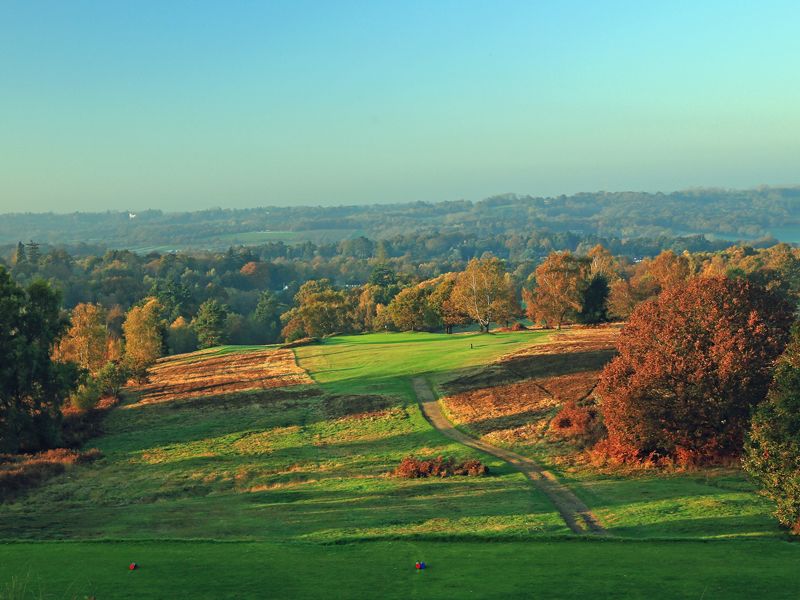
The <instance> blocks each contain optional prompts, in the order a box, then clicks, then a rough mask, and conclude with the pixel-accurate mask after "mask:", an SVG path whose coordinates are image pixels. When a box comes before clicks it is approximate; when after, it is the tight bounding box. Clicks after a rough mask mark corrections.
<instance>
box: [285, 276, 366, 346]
mask: <svg viewBox="0 0 800 600" xmlns="http://www.w3.org/2000/svg"><path fill="white" fill-rule="evenodd" d="M295 302H296V303H297V305H296V306H295V307H293V308H292V309H291V310H289V311H288V312H286V313H284V314H283V315H281V320H282V321H283V322H284V323H285V326H284V328H283V330H282V331H281V335H282V336H284V337H285V338H286V339H287V340H292V339H298V338H301V337H306V336H311V337H322V336H325V335H330V334H332V333H349V332H351V331H353V330H354V329H355V327H354V324H353V318H354V315H355V307H356V304H357V297H356V296H355V295H354V294H351V293H348V292H347V291H345V290H337V289H335V288H334V287H333V285H332V284H331V282H330V280H327V279H320V280H312V281H308V282H306V283H304V284H303V285H302V286H300V290H299V291H298V292H297V294H296V295H295Z"/></svg>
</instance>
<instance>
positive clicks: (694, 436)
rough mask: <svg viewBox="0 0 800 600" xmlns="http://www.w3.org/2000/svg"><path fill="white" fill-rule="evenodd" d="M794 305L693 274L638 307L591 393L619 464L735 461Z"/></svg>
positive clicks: (744, 284) (734, 283)
mask: <svg viewBox="0 0 800 600" xmlns="http://www.w3.org/2000/svg"><path fill="white" fill-rule="evenodd" d="M791 318H792V311H791V307H790V306H789V305H788V304H787V303H786V302H785V301H784V300H783V299H781V298H780V297H779V296H777V295H776V294H774V293H772V292H768V291H766V290H764V289H763V288H761V287H759V286H756V285H754V284H752V283H749V282H746V281H743V280H730V279H727V278H724V277H715V278H694V279H691V280H690V281H688V282H684V283H681V284H677V285H675V286H673V287H671V288H669V289H667V290H665V291H664V292H662V293H661V294H660V295H659V296H658V297H657V298H656V299H654V300H649V301H647V302H644V303H643V304H640V305H639V306H638V307H637V308H636V309H635V310H634V311H633V314H632V315H631V317H630V320H629V321H628V324H627V325H626V327H625V329H624V330H623V332H622V334H621V337H620V340H619V343H618V346H617V349H618V351H619V355H618V356H617V357H616V358H615V359H614V360H613V361H612V362H611V363H609V364H608V365H607V366H606V368H605V369H604V371H603V374H602V376H601V378H600V383H599V385H598V388H597V395H598V397H599V398H600V400H601V406H602V411H603V417H604V421H605V425H606V427H607V429H608V439H607V440H606V442H605V444H606V448H607V450H608V451H609V454H611V455H612V456H615V457H617V458H619V459H623V460H633V459H645V458H648V457H667V458H670V459H676V460H678V461H679V462H692V461H708V460H713V459H715V458H717V457H719V456H725V455H735V454H737V453H738V452H739V451H740V450H741V448H742V438H743V434H744V431H745V429H746V427H747V423H748V420H749V416H750V411H751V409H752V407H753V406H755V405H756V404H758V403H759V402H760V401H761V400H763V399H764V396H765V395H766V392H767V388H768V386H769V383H770V380H771V373H772V371H771V369H772V364H773V361H774V360H775V358H776V357H777V356H778V355H779V354H780V352H781V351H782V350H783V347H784V345H785V343H786V338H787V333H788V328H789V325H790V324H791Z"/></svg>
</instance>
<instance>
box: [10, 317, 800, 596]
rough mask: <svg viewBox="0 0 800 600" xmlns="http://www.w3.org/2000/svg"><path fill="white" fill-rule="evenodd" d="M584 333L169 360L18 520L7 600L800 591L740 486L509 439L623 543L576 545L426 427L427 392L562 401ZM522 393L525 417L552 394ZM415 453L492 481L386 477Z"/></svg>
mask: <svg viewBox="0 0 800 600" xmlns="http://www.w3.org/2000/svg"><path fill="white" fill-rule="evenodd" d="M570 335H571V334H569V333H565V334H563V335H562V336H561V337H560V338H552V337H551V335H550V334H547V333H543V332H519V333H498V334H493V335H479V334H460V335H451V336H446V335H442V334H425V333H409V334H371V335H363V336H343V337H337V338H331V339H328V340H326V341H325V343H323V344H321V345H316V346H304V347H300V348H297V349H295V350H294V352H295V353H296V355H297V357H298V364H297V365H295V364H294V361H293V360H291V352H290V351H286V350H280V349H278V348H276V347H259V346H256V347H236V346H225V347H220V348H215V349H211V350H206V351H202V352H198V353H193V354H189V355H182V356H177V357H172V358H170V359H166V360H164V361H162V362H160V363H159V365H158V366H157V367H156V368H155V369H154V371H153V377H152V380H151V382H150V383H149V384H148V385H146V386H143V387H141V388H139V389H137V390H135V391H134V392H132V393H131V394H130V395H129V397H128V399H127V401H126V402H125V403H124V404H123V405H122V406H121V407H120V408H119V409H117V410H115V411H114V412H112V413H111V415H110V416H109V418H108V420H107V421H106V425H105V427H106V433H105V434H104V435H103V436H101V437H99V438H97V439H95V440H92V442H91V443H90V446H95V447H98V448H99V449H101V450H102V452H103V453H104V455H105V458H104V459H101V460H100V461H98V462H96V463H94V464H91V465H86V466H81V467H77V468H75V469H73V470H72V471H70V472H69V473H68V474H66V475H63V476H59V477H57V478H55V479H53V480H51V481H49V482H48V483H46V484H45V485H43V486H42V487H40V488H38V489H35V490H33V491H32V492H31V493H29V494H28V495H27V496H25V497H22V498H18V499H17V500H15V501H13V502H7V503H5V504H2V505H0V537H1V538H2V539H3V540H7V541H8V540H16V541H15V542H11V543H6V544H0V598H15V599H16V598H73V597H76V598H84V597H85V596H88V595H96V597H97V598H151V597H153V598H162V597H189V596H190V597H193V598H215V599H216V598H261V597H277V598H283V597H292V598H295V597H296V598H353V597H359V598H360V597H381V598H414V597H419V598H454V597H457V598H516V597H522V598H528V597H547V598H587V597H599V598H617V597H620V596H628V597H641V598H651V597H674V598H685V597H697V598H701V597H703V598H753V597H770V598H792V597H797V596H798V592H800V571H798V569H797V568H796V564H797V560H798V559H800V546H798V545H797V544H789V543H786V542H784V541H783V540H782V537H781V534H780V532H779V531H778V529H777V527H776V526H775V524H774V522H773V520H772V519H771V517H770V516H769V506H767V505H766V504H765V503H764V502H762V501H761V500H760V499H759V498H758V497H757V496H756V495H755V494H753V492H752V489H751V488H750V487H749V485H748V484H747V483H746V482H745V481H744V480H743V478H742V477H741V476H740V475H739V474H738V473H736V472H730V471H726V472H698V473H692V474H674V475H667V476H665V475H659V474H657V473H646V474H638V475H635V476H632V477H623V476H621V475H614V476H612V475H603V474H602V473H598V472H596V471H592V470H591V469H589V468H588V467H585V466H578V467H572V466H570V465H568V464H563V463H562V462H560V461H561V460H562V459H563V457H564V456H565V454H564V452H563V448H560V447H559V446H558V445H557V444H555V445H554V444H550V443H549V442H547V440H546V439H544V438H536V437H535V436H534V437H529V438H522V437H521V438H520V440H521V442H520V443H512V442H507V443H508V444H509V445H510V446H512V447H513V448H514V449H516V450H517V451H519V452H526V453H528V454H529V455H530V456H534V457H536V458H537V459H539V460H540V461H548V464H549V465H550V466H552V467H553V469H554V470H556V471H557V472H558V473H559V474H560V476H561V478H562V481H565V482H567V483H568V484H570V485H571V486H572V488H573V490H574V491H575V492H576V493H577V494H579V495H580V497H581V498H582V499H583V500H584V501H585V502H586V503H587V504H589V505H590V506H591V508H592V509H593V510H594V511H595V513H596V514H597V515H598V516H599V517H600V518H601V520H602V521H603V524H604V525H605V526H606V527H607V528H608V529H609V530H610V531H611V533H612V534H614V535H615V536H618V538H619V539H616V540H586V539H576V538H575V537H573V536H572V535H571V534H570V532H569V530H568V529H567V527H566V526H565V524H564V522H563V521H562V520H561V518H560V516H559V514H558V513H557V512H556V511H555V509H554V507H553V505H552V504H551V502H550V501H549V500H548V499H547V498H546V497H545V496H543V495H542V494H541V493H540V492H538V491H536V490H535V489H534V488H533V487H532V486H531V485H530V483H529V482H528V481H527V480H526V479H524V477H523V476H522V475H521V474H520V473H518V472H516V471H514V470H513V469H511V468H510V466H509V465H507V464H506V463H504V462H502V461H500V460H499V459H495V458H493V457H490V456H488V455H485V454H482V453H479V452H477V451H474V450H472V449H470V448H467V447H466V446H463V445H460V444H458V443H456V442H452V441H450V440H449V439H447V438H445V437H443V436H442V435H441V434H439V433H438V432H437V431H435V430H434V429H432V428H431V426H430V424H429V423H428V422H427V421H426V420H425V419H424V418H423V416H422V415H421V413H420V410H419V407H418V405H417V404H416V401H415V398H414V396H413V390H412V388H411V386H410V383H409V380H410V377H412V376H420V375H422V376H424V377H425V378H426V379H428V381H430V382H431V383H432V384H433V385H434V386H435V387H437V388H438V389H455V388H459V386H461V388H459V389H461V390H462V391H461V392H459V393H464V394H471V393H472V392H470V391H469V390H474V389H477V388H475V386H478V387H479V388H480V387H482V388H485V389H491V386H492V385H495V384H498V383H499V380H498V378H503V377H511V378H514V377H517V378H518V379H519V384H520V385H523V384H524V382H525V376H526V374H533V375H536V374H537V373H539V371H537V369H541V370H542V372H541V373H540V375H541V377H542V378H544V379H543V381H544V380H547V381H546V382H545V383H546V385H552V384H553V383H557V382H559V381H561V380H560V379H559V377H563V373H562V374H558V373H559V372H560V371H559V369H561V371H563V369H564V364H567V365H572V375H575V376H576V377H578V379H580V378H581V377H585V375H584V374H582V373H583V372H582V371H581V368H583V366H582V365H586V364H590V363H591V361H589V362H581V361H580V360H574V359H573V360H572V361H571V362H570V361H569V360H568V357H567V356H566V355H568V354H569V353H568V352H563V353H562V354H564V355H565V357H563V358H560V359H553V358H548V357H551V356H552V355H553V352H552V350H553V348H559V347H560V348H562V349H563V348H565V347H566V346H565V345H564V344H572V348H573V350H576V349H579V347H580V344H577V345H576V343H577V342H576V341H575V339H576V338H575V337H574V336H573V337H572V338H570V337H569V336H570ZM558 344H562V345H561V346H559V345H558ZM584 350H586V348H585V347H584ZM556 354H558V353H556ZM576 355H577V354H575V353H573V356H576ZM503 356H506V357H507V358H506V359H503V360H500V361H498V359H500V358H501V357H503ZM509 356H510V359H509V358H508V357H509ZM515 357H516V358H515ZM509 360H511V363H510V364H511V365H512V369H511V370H509V367H508V365H509ZM548 361H550V362H548ZM559 361H561V362H559ZM298 365H299V368H298ZM487 365H490V366H488V367H487ZM558 365H562V366H561V367H559V366H558ZM568 370H569V369H568ZM548 374H549V379H548ZM570 376H571V375H570ZM564 381H566V380H564ZM570 381H571V380H570ZM584 383H585V382H583V383H582V384H581V385H584ZM273 384H277V385H273ZM487 385H488V386H489V388H487V387H486V386H487ZM503 385H517V384H515V383H514V382H509V381H505V383H504V384H503ZM579 388H580V386H579V385H574V386H571V384H570V385H566V386H565V387H563V388H559V389H562V390H563V391H564V392H563V393H568V390H573V392H575V393H578V392H577V391H576V390H579ZM510 389H511V390H512V391H511V392H509V393H507V394H506V395H505V398H507V399H508V400H513V402H516V403H517V404H513V406H517V405H519V406H522V405H524V403H525V402H527V401H528V400H526V398H534V396H531V395H530V392H529V390H528V391H526V389H525V388H520V389H519V390H516V389H515V388H513V389H512V388H510ZM569 393H572V392H569ZM525 394H528V395H527V396H526V395H525ZM475 398H478V396H475ZM501 399H502V397H501V396H498V397H497V398H496V399H495V400H493V401H491V402H494V404H495V405H497V403H498V402H500V401H501ZM490 408H491V406H490V405H487V406H486V408H485V410H486V415H485V417H486V418H484V419H481V420H479V421H475V422H481V426H482V427H484V428H487V427H488V429H485V430H481V431H482V433H479V434H480V435H484V436H490V437H491V436H492V435H494V437H493V438H492V440H493V443H503V437H502V436H499V437H498V435H497V432H500V431H506V430H507V429H509V427H506V425H509V424H510V427H511V430H513V429H514V427H517V425H515V423H516V422H515V421H514V419H515V418H519V411H520V410H521V409H517V408H515V409H513V411H516V412H513V411H512V414H501V413H502V411H503V410H505V409H502V407H500V406H495V407H494V408H493V409H491V411H494V412H493V413H492V412H491V411H490V410H489V409H490ZM552 408H553V407H552V406H551V407H549V408H547V410H548V411H549V410H552ZM490 419H497V421H496V424H497V427H496V428H494V429H493V428H492V427H491V425H492V422H491V420H490ZM504 419H511V420H510V421H508V420H504ZM534 421H535V420H534ZM504 427H505V429H504ZM464 428H465V429H466V430H469V429H470V425H469V424H464ZM412 453H413V454H418V455H426V456H436V455H439V454H442V455H450V456H454V457H456V458H468V457H478V458H480V459H481V460H482V461H484V462H485V463H486V464H487V465H488V466H489V467H490V469H491V471H492V475H491V476H489V477H484V478H464V477H455V478H447V479H416V480H401V479H396V478H393V477H388V476H387V473H388V472H389V471H390V470H391V469H393V468H394V466H395V465H396V464H397V463H398V462H399V461H400V459H401V458H402V457H403V456H406V455H408V454H412ZM644 538H650V539H644ZM667 538H668V540H669V541H666V539H667ZM681 538H683V539H682V541H677V540H679V539H681ZM691 538H694V539H693V540H692V539H691ZM697 538H702V540H698V539H697ZM753 538H758V539H753ZM415 560H426V561H428V563H429V564H430V569H429V570H427V571H425V572H424V573H418V572H416V571H415V570H414V569H413V563H414V561H415ZM131 561H136V562H138V563H140V565H141V569H140V570H138V571H135V572H132V573H131V572H129V571H127V570H126V566H127V565H128V564H129V563H130V562H131ZM20 588H23V591H22V592H20Z"/></svg>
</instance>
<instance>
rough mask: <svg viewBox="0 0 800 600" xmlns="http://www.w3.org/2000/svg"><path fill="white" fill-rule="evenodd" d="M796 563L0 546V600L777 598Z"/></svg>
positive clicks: (799, 578) (667, 554)
mask: <svg viewBox="0 0 800 600" xmlns="http://www.w3.org/2000/svg"><path fill="white" fill-rule="evenodd" d="M798 558H800V548H798V547H797V545H796V544H787V543H785V542H773V543H764V542H737V543H731V542H717V543H701V542H685V543H680V544H676V543H669V542H647V543H637V542H628V543H619V542H603V541H537V542H525V543H520V542H516V543H514V542H494V543H474V542H473V543H469V542H402V541H399V542H375V543H365V544H346V545H333V546H323V545H315V544H285V543H284V544H277V543H214V542H191V543H181V542H167V541H160V542H125V543H118V542H106V543H85V542H84V543H38V544H30V543H22V544H7V545H0V582H4V584H0V598H3V597H4V596H3V592H4V591H10V589H11V586H12V585H13V586H14V587H16V589H25V590H26V591H27V593H26V594H16V595H14V598H22V597H25V598H43V599H51V598H52V599H63V598H81V599H82V598H85V597H86V596H88V595H90V594H91V595H93V596H95V597H97V598H102V599H104V600H107V599H116V598H137V599H139V598H201V599H205V598H208V599H214V600H218V599H222V598H231V599H233V598H236V599H246V598H296V599H306V598H308V599H317V598H385V599H395V598H396V599H403V600H405V599H409V598H426V599H437V598H441V599H447V600H450V599H452V598H464V599H469V598H497V599H503V600H505V599H508V598H580V599H583V598H642V599H650V598H725V599H738V598H742V599H747V600H751V599H752V598H770V599H782V598H797V596H798V591H800V569H797V560H798ZM417 560H424V561H426V563H427V564H428V565H429V568H428V569H426V570H425V571H422V572H419V571H416V570H415V569H414V566H413V565H414V562H415V561H417ZM132 561H136V562H137V563H138V564H139V565H140V567H141V568H140V569H139V570H136V571H128V570H127V565H128V564H129V563H130V562H132ZM12 582H13V583H12Z"/></svg>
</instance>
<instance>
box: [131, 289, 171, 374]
mask: <svg viewBox="0 0 800 600" xmlns="http://www.w3.org/2000/svg"><path fill="white" fill-rule="evenodd" d="M122 330H123V333H124V336H125V360H126V362H127V363H128V365H129V367H130V368H131V371H133V372H134V374H135V375H136V376H137V377H140V378H141V377H142V376H143V375H144V372H145V371H146V369H147V368H148V367H149V366H150V365H152V364H154V363H155V362H156V360H158V359H159V358H160V357H161V356H162V355H163V352H164V346H165V335H166V327H165V324H164V321H163V320H162V317H161V304H160V303H159V302H158V300H156V299H155V298H148V299H146V300H145V301H144V303H143V304H141V305H140V306H134V307H132V308H131V309H130V310H129V311H128V314H127V316H126V317H125V322H124V323H123V325H122Z"/></svg>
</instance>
